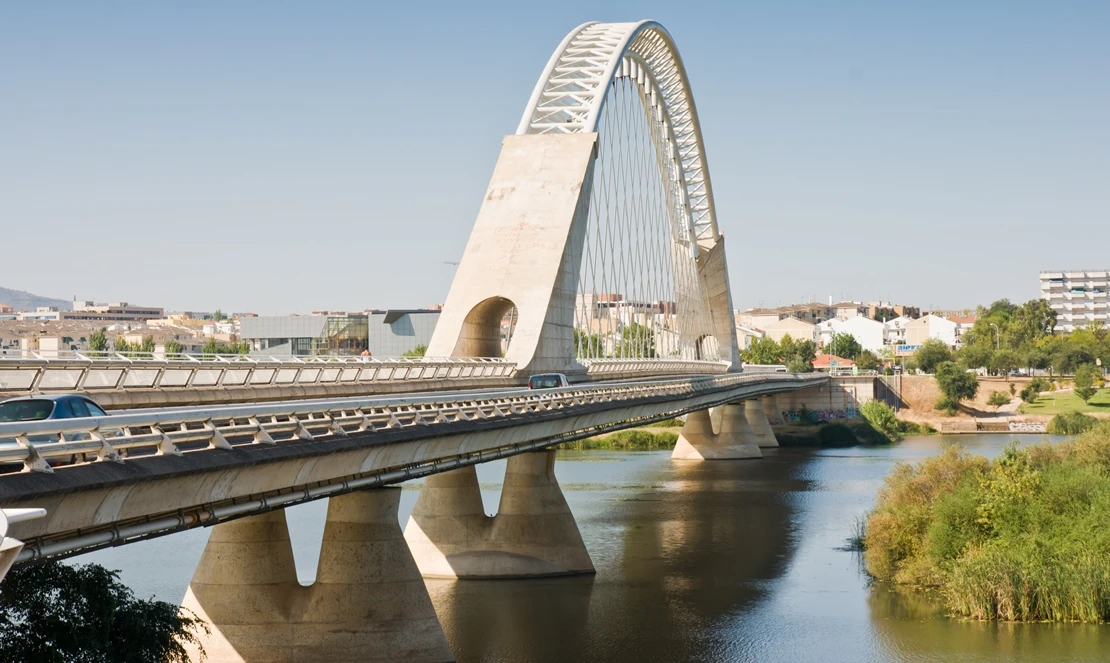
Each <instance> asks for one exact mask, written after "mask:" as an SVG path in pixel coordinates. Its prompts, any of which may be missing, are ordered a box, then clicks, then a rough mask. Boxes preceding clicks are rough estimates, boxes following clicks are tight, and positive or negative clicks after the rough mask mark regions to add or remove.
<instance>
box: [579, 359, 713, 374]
mask: <svg viewBox="0 0 1110 663" xmlns="http://www.w3.org/2000/svg"><path fill="white" fill-rule="evenodd" d="M579 361H580V362H581V363H582V364H584V365H585V366H586V368H587V369H588V373H589V375H597V376H604V375H613V374H621V375H629V376H632V375H660V374H687V375H706V374H715V373H727V372H728V369H729V363H728V362H727V361H701V360H696V359H666V358H658V359H655V358H651V359H579Z"/></svg>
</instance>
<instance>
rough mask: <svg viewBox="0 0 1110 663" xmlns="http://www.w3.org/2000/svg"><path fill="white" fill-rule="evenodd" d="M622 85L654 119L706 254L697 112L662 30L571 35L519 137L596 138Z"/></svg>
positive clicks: (632, 27)
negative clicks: (628, 84) (634, 89)
mask: <svg viewBox="0 0 1110 663" xmlns="http://www.w3.org/2000/svg"><path fill="white" fill-rule="evenodd" d="M621 78H628V79H631V80H632V81H634V82H635V83H636V84H637V86H639V87H640V88H641V91H642V92H643V94H644V97H645V103H650V105H651V108H652V110H653V111H654V112H656V113H657V114H658V116H657V120H659V121H660V123H661V124H662V126H663V128H664V132H663V133H664V135H663V139H664V140H665V142H666V143H667V154H668V158H669V159H670V160H671V161H672V163H673V164H674V169H673V172H674V173H675V177H676V178H677V180H678V181H677V182H676V184H677V187H676V188H677V189H678V194H679V197H680V200H678V201H677V205H678V207H679V209H680V211H681V216H683V217H685V218H684V221H685V225H686V227H687V229H688V231H689V232H690V233H691V235H692V237H694V238H696V242H697V245H698V246H699V247H701V248H702V249H706V250H708V249H711V248H712V247H713V246H715V245H716V243H717V240H718V239H719V236H720V233H719V231H718V229H717V215H716V210H715V208H714V204H713V187H712V184H711V183H710V179H709V168H708V166H707V165H706V159H705V147H704V143H703V140H702V136H701V127H700V125H699V123H698V114H697V109H696V108H695V106H694V98H693V95H692V94H691V91H690V83H689V80H688V79H687V77H686V70H685V68H684V67H683V65H682V59H681V57H679V54H678V49H677V48H676V47H675V44H674V40H673V39H671V36H670V34H668V33H667V31H666V29H664V28H663V26H662V25H660V24H659V23H656V22H655V21H640V22H638V23H596V22H593V23H585V24H583V25H580V26H578V27H577V28H575V29H574V30H572V31H571V32H570V34H568V35H567V36H566V38H565V39H563V42H562V43H561V44H560V45H559V47H558V48H557V49H556V50H555V52H554V53H553V54H552V56H551V59H550V60H548V63H547V67H546V68H545V69H544V71H543V74H541V76H540V78H539V81H538V82H537V83H536V87H535V89H534V90H533V91H532V97H531V99H530V100H529V102H528V107H527V108H526V109H525V111H524V116H523V117H522V118H521V121H520V125H519V126H518V127H517V131H516V133H517V134H544V133H590V132H596V131H597V130H598V124H599V121H600V119H601V117H602V110H603V108H604V106H605V104H606V102H607V100H608V98H609V92H610V90H611V89H612V88H613V87H614V83H616V81H617V80H618V79H621Z"/></svg>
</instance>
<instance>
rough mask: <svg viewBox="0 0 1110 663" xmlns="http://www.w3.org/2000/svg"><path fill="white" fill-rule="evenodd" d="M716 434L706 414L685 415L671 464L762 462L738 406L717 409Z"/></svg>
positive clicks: (706, 411) (700, 412)
mask: <svg viewBox="0 0 1110 663" xmlns="http://www.w3.org/2000/svg"><path fill="white" fill-rule="evenodd" d="M717 412H718V413H719V414H718V416H719V418H720V432H718V433H714V432H713V422H712V419H711V416H710V413H709V411H708V410H697V411H695V412H691V413H690V414H688V415H686V423H685V424H683V426H682V430H681V431H680V432H679V434H678V442H677V443H676V444H675V447H674V451H673V452H671V458H672V459H673V460H738V459H744V458H762V457H763V453H762V452H760V450H759V447H758V446H756V444H755V436H754V435H753V434H752V430H751V428H750V427H749V426H748V423H747V421H746V419H745V418H744V411H743V408H742V406H740V405H724V406H721V407H720V408H718V409H717Z"/></svg>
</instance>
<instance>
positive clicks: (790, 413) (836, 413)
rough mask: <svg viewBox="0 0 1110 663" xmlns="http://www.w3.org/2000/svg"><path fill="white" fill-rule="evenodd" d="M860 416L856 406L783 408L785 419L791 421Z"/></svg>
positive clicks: (828, 419) (830, 419) (814, 420)
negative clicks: (811, 408) (834, 408)
mask: <svg viewBox="0 0 1110 663" xmlns="http://www.w3.org/2000/svg"><path fill="white" fill-rule="evenodd" d="M858 416H859V410H857V409H856V408H854V407H848V408H843V409H839V410H810V409H807V408H802V409H801V410H783V412H782V418H783V421H790V422H807V421H808V422H817V421H834V420H836V419H854V418H856V417H858Z"/></svg>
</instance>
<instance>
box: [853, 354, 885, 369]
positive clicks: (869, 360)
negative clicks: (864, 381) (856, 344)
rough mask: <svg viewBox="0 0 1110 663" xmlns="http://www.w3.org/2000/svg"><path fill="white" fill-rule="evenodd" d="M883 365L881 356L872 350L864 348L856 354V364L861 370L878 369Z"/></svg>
mask: <svg viewBox="0 0 1110 663" xmlns="http://www.w3.org/2000/svg"><path fill="white" fill-rule="evenodd" d="M882 365H883V364H882V362H881V361H879V356H878V355H877V354H875V353H874V352H871V351H870V350H864V351H863V352H861V353H859V355H857V356H856V366H859V369H860V370H861V371H877V370H879V368H880V367H881V366H882Z"/></svg>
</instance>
